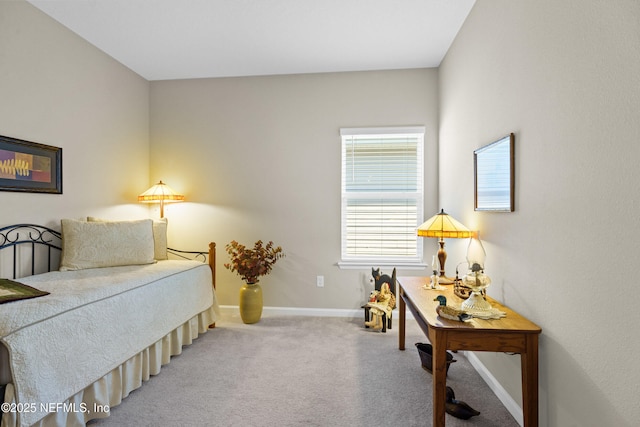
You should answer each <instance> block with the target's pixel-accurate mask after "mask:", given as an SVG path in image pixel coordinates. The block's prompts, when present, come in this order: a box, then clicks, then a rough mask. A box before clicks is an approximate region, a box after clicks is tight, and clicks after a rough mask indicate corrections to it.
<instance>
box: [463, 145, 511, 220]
mask: <svg viewBox="0 0 640 427" xmlns="http://www.w3.org/2000/svg"><path fill="white" fill-rule="evenodd" d="M514 149H515V135H514V134H513V133H510V134H509V135H507V136H505V137H502V138H500V139H499V140H497V141H494V142H492V143H491V144H488V145H485V146H484V147H481V148H478V149H477V150H475V151H474V152H473V180H474V210H476V211H490V212H513V211H514V209H515V206H514V204H515V203H514V201H515V165H514V164H515V153H514ZM487 192H493V193H497V194H493V195H488V194H487Z"/></svg>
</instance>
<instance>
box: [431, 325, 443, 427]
mask: <svg viewBox="0 0 640 427" xmlns="http://www.w3.org/2000/svg"><path fill="white" fill-rule="evenodd" d="M434 332H435V333H434V340H433V342H432V343H431V344H432V345H433V360H432V369H431V370H432V372H433V375H432V376H433V426H434V427H444V419H445V402H446V398H447V348H446V342H447V335H446V332H444V331H442V330H437V329H436V330H435V331H434Z"/></svg>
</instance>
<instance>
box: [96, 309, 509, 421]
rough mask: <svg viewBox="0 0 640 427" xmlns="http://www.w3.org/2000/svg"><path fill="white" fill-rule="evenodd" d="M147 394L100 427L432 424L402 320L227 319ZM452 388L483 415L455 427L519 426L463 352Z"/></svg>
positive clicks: (427, 386)
mask: <svg viewBox="0 0 640 427" xmlns="http://www.w3.org/2000/svg"><path fill="white" fill-rule="evenodd" d="M217 325H218V326H217V328H216V329H213V330H210V331H209V332H208V333H206V334H204V335H202V336H201V337H199V338H198V339H197V340H196V341H195V342H194V343H193V344H192V345H191V346H189V347H186V348H185V351H184V352H183V353H182V355H180V356H177V357H175V358H173V359H172V361H171V363H170V364H169V365H167V366H165V367H163V369H162V372H161V373H160V375H157V376H155V377H153V378H152V379H151V380H150V381H149V382H147V383H146V384H145V385H144V386H143V387H142V388H140V389H139V390H136V391H135V392H133V393H132V394H131V395H130V396H129V397H128V398H127V399H125V400H124V401H123V403H122V404H121V405H119V406H117V407H115V408H112V410H111V416H110V417H109V418H106V419H103V420H96V421H92V422H91V423H90V425H93V426H101V427H102V426H105V427H106V426H124V425H126V426H165V427H172V426H221V427H226V426H238V427H240V426H242V427H246V426H278V427H285V426H340V427H342V426H363V427H364V426H366V427H375V426H392V425H394V426H430V425H431V374H429V373H428V372H426V371H425V370H423V369H422V367H421V363H420V357H419V355H418V351H417V350H416V348H415V346H414V343H416V342H427V341H426V338H425V337H424V335H423V334H422V332H421V331H420V329H419V328H418V326H417V325H416V324H415V322H413V321H412V320H408V326H407V350H405V351H399V350H398V335H397V333H398V331H397V322H396V324H394V329H391V330H389V331H388V332H387V333H380V332H373V331H370V330H368V329H365V328H364V327H363V319H361V318H355V319H350V318H326V317H302V316H300V317H294V316H273V317H269V316H266V317H263V318H262V320H261V321H260V322H259V323H257V324H253V325H245V324H243V323H242V322H241V320H240V318H239V316H227V317H223V318H222V319H221V321H219V322H218V324H217ZM454 356H455V359H457V361H456V362H455V363H453V364H452V365H451V368H450V370H449V375H448V379H447V384H448V385H449V386H451V387H452V388H453V389H454V390H455V393H456V398H457V399H459V400H463V401H465V402H467V403H468V404H469V405H471V406H472V407H473V408H475V409H477V410H479V411H480V412H481V415H480V416H477V417H473V418H471V419H470V420H468V421H463V420H460V419H457V418H454V417H452V416H450V415H447V420H446V423H447V426H487V427H488V426H491V427H497V426H517V425H518V424H517V422H516V421H515V420H514V419H513V417H512V416H511V415H510V414H509V413H508V411H507V410H506V409H505V408H504V407H503V406H502V404H501V403H500V401H499V400H498V399H497V398H496V396H495V395H494V394H493V392H492V391H491V390H490V389H489V388H488V387H487V386H486V384H485V383H484V381H483V380H482V379H481V378H480V376H479V375H478V374H477V373H476V371H475V370H474V369H473V368H472V367H471V365H470V364H469V363H468V362H467V360H466V359H465V358H464V357H463V356H462V355H460V354H455V355H454Z"/></svg>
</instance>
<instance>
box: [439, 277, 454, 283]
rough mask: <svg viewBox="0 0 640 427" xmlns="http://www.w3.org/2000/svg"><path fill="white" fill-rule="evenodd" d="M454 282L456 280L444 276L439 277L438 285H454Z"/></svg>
mask: <svg viewBox="0 0 640 427" xmlns="http://www.w3.org/2000/svg"><path fill="white" fill-rule="evenodd" d="M453 282H455V279H452V278H451V277H447V276H444V275H442V276H439V277H438V283H441V284H443V285H453Z"/></svg>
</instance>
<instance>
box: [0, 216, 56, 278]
mask: <svg viewBox="0 0 640 427" xmlns="http://www.w3.org/2000/svg"><path fill="white" fill-rule="evenodd" d="M22 246H26V247H27V248H29V246H30V252H31V275H34V274H35V271H36V247H42V246H44V247H46V251H47V264H46V266H47V267H46V268H47V271H51V270H52V268H57V266H55V267H54V265H53V260H54V254H58V255H59V254H60V251H62V235H61V234H60V232H59V231H56V230H53V229H51V228H48V227H44V226H42V225H35V224H16V225H9V226H6V227H3V228H0V251H2V250H3V249H8V248H13V268H12V270H13V272H12V278H13V279H15V278H16V273H17V269H18V248H19V247H22ZM56 251H58V252H56Z"/></svg>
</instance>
